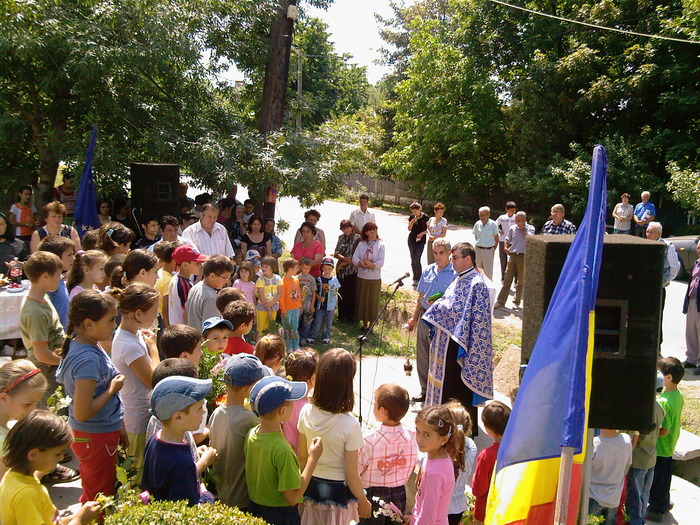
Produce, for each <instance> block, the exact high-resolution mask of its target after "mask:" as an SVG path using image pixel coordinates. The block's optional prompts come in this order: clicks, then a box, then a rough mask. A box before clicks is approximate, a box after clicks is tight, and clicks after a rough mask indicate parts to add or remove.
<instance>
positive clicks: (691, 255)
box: [666, 235, 700, 279]
mask: <svg viewBox="0 0 700 525" xmlns="http://www.w3.org/2000/svg"><path fill="white" fill-rule="evenodd" d="M666 240H667V241H668V242H670V243H671V244H673V247H674V248H675V249H676V253H677V254H678V260H679V261H680V262H681V269H680V271H679V272H678V277H677V279H680V278H683V279H685V278H687V277H688V274H689V272H690V270H691V269H692V268H693V264H694V263H695V260H696V259H697V258H698V252H697V247H698V241H700V235H681V236H678V237H668V238H667V239H666Z"/></svg>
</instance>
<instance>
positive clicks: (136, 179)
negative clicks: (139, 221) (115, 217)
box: [131, 162, 180, 219]
mask: <svg viewBox="0 0 700 525" xmlns="http://www.w3.org/2000/svg"><path fill="white" fill-rule="evenodd" d="M179 184H180V166H178V165H177V164H155V163H147V162H143V163H142V162H139V163H133V164H132V165H131V202H132V205H133V207H134V208H140V210H137V215H138V216H139V217H140V216H142V215H143V214H146V213H148V214H154V215H156V216H157V217H158V218H159V219H160V218H161V217H162V216H163V215H172V216H174V217H179V216H180V199H179V196H178V186H179Z"/></svg>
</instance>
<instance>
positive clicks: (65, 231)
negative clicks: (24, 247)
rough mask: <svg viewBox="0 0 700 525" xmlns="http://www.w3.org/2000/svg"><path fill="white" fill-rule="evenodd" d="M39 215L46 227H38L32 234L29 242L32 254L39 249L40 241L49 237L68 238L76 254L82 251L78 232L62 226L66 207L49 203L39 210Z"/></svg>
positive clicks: (56, 202) (57, 203)
mask: <svg viewBox="0 0 700 525" xmlns="http://www.w3.org/2000/svg"><path fill="white" fill-rule="evenodd" d="M41 215H42V217H44V220H45V221H46V225H45V226H41V227H39V228H38V229H37V230H36V231H35V232H34V233H32V239H31V241H30V242H29V250H30V251H31V252H32V253H34V252H35V251H37V250H38V249H39V244H40V243H41V240H42V239H44V238H45V237H47V236H49V235H60V236H61V237H68V238H69V239H70V240H71V241H73V244H74V245H75V251H76V252H77V251H79V250H82V246H81V245H80V237H79V236H78V232H77V231H76V230H75V228H73V227H72V226H68V225H66V224H63V219H64V218H65V216H66V207H65V206H64V205H63V204H61V203H60V202H58V201H53V202H49V203H48V204H46V205H45V206H44V207H43V208H42V209H41Z"/></svg>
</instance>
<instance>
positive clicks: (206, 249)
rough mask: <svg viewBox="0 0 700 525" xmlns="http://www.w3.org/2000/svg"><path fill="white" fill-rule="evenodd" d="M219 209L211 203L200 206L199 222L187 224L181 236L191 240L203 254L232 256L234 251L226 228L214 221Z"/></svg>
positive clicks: (217, 216)
mask: <svg viewBox="0 0 700 525" xmlns="http://www.w3.org/2000/svg"><path fill="white" fill-rule="evenodd" d="M218 218H219V210H218V208H217V207H216V206H215V205H213V204H205V205H204V206H202V212H201V215H200V219H199V222H195V223H194V224H192V225H191V226H188V227H187V228H186V229H185V231H183V232H182V237H183V238H184V239H186V240H189V241H191V242H192V243H194V245H195V246H196V247H197V248H198V249H199V251H200V252H201V253H203V254H204V255H216V254H221V255H226V256H227V257H233V255H234V251H233V246H231V241H230V240H229V238H228V232H227V231H226V228H225V227H224V226H223V225H222V224H219V223H218V222H216V220H217V219H218Z"/></svg>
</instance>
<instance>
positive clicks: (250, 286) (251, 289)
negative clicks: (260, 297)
mask: <svg viewBox="0 0 700 525" xmlns="http://www.w3.org/2000/svg"><path fill="white" fill-rule="evenodd" d="M233 287H234V288H238V289H239V290H240V291H241V292H243V294H244V295H245V299H246V301H248V302H249V303H250V304H253V305H254V304H255V282H254V281H248V282H245V281H241V280H240V279H236V280H235V281H233Z"/></svg>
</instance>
